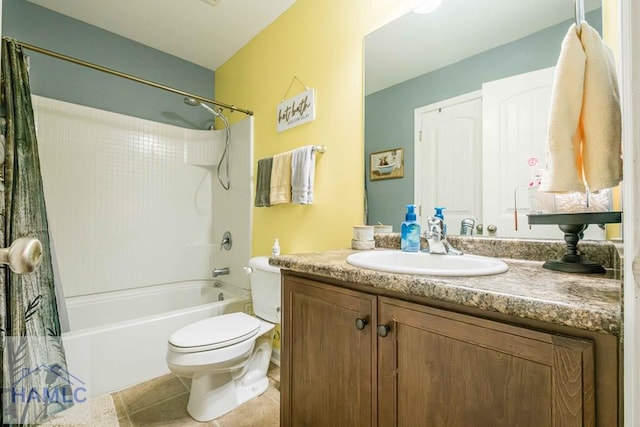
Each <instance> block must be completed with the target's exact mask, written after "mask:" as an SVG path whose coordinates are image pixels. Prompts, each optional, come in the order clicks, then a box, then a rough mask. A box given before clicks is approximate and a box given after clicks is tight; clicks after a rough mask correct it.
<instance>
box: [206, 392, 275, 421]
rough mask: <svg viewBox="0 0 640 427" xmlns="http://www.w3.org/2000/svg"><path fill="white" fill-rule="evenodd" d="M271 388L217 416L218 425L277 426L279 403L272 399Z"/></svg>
mask: <svg viewBox="0 0 640 427" xmlns="http://www.w3.org/2000/svg"><path fill="white" fill-rule="evenodd" d="M273 394H279V393H278V392H276V391H275V390H274V389H273V388H271V387H270V388H269V389H267V391H266V392H265V393H263V394H261V395H260V396H258V397H256V398H254V399H251V400H250V401H248V402H246V403H244V404H243V405H240V406H239V407H237V408H236V409H234V410H233V411H231V412H229V413H228V414H226V415H223V416H222V417H220V418H218V419H217V420H216V421H218V424H219V425H220V427H257V426H259V427H278V426H279V425H280V405H279V404H278V402H276V401H275V400H274V399H273Z"/></svg>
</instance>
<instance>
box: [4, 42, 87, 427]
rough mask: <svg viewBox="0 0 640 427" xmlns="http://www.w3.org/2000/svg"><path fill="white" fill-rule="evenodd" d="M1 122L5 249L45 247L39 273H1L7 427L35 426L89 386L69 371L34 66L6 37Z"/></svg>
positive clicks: (5, 270)
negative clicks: (23, 241) (27, 242)
mask: <svg viewBox="0 0 640 427" xmlns="http://www.w3.org/2000/svg"><path fill="white" fill-rule="evenodd" d="M0 124H1V125H2V136H1V137H0V138H1V139H2V141H1V142H2V144H1V146H0V163H1V164H2V167H1V168H0V215H1V217H0V247H7V246H9V245H10V244H11V242H13V241H14V240H15V239H17V238H19V237H24V236H29V237H35V238H37V239H39V240H40V242H41V243H42V246H43V254H42V263H41V264H40V266H39V268H38V269H36V270H35V271H34V272H33V273H30V274H23V275H18V274H15V273H13V272H11V271H10V270H9V268H8V267H2V268H0V350H1V351H2V368H1V369H2V370H1V372H2V423H3V424H10V425H18V424H20V425H31V424H36V423H39V422H42V421H43V420H44V419H45V418H47V417H48V416H50V415H52V414H54V413H56V412H59V411H61V410H63V409H66V408H67V407H70V406H71V405H73V402H74V399H76V398H77V397H78V396H77V395H74V392H75V388H72V387H77V386H78V385H80V384H81V383H82V381H81V380H80V379H78V378H76V377H74V376H73V375H71V374H70V373H69V372H68V371H67V365H66V359H65V354H64V348H63V346H62V339H61V331H60V322H59V318H58V310H57V306H56V297H55V289H54V281H53V268H52V264H51V254H50V250H49V247H50V246H49V231H48V226H47V217H46V208H45V202H44V193H43V187H42V178H41V175H40V161H39V158H38V144H37V141H36V132H35V124H34V116H33V109H32V105H31V91H30V87H29V76H28V71H27V64H26V60H25V57H24V55H23V53H22V50H21V48H20V47H19V46H18V45H17V44H15V43H14V42H13V41H11V40H5V39H3V40H2V84H1V88H0Z"/></svg>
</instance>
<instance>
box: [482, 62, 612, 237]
mask: <svg viewBox="0 0 640 427" xmlns="http://www.w3.org/2000/svg"><path fill="white" fill-rule="evenodd" d="M554 69H555V67H551V68H545V69H543V70H538V71H533V72H530V73H525V74H519V75H517V76H513V77H508V78H505V79H501V80H496V81H493V82H488V83H485V84H484V85H483V86H482V99H483V102H482V114H483V119H484V120H483V132H482V134H483V168H484V174H483V191H482V195H483V207H484V208H483V220H484V225H485V229H487V227H488V226H489V225H494V226H496V227H497V232H496V234H495V235H496V236H500V237H519V238H554V239H560V238H563V236H564V234H563V233H562V231H560V229H559V228H558V226H557V225H533V226H531V228H530V227H529V226H528V222H527V216H526V215H527V214H528V213H529V197H528V191H529V190H528V185H529V182H531V180H532V177H533V171H532V167H531V166H529V163H528V160H529V159H530V158H532V157H536V158H538V159H539V164H538V165H537V166H535V168H544V164H545V159H546V154H545V150H546V137H547V123H548V116H549V104H550V100H551V86H552V83H553V73H554ZM516 208H517V209H516ZM516 211H517V214H518V215H517V224H518V227H517V230H516V215H515V212H516ZM585 238H589V239H603V238H604V231H603V230H601V229H600V228H598V227H597V226H595V225H591V226H589V228H588V229H587V230H586V231H585Z"/></svg>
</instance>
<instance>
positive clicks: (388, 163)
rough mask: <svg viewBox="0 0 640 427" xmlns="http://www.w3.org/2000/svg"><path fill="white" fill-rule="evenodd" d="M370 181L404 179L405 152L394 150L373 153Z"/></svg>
mask: <svg viewBox="0 0 640 427" xmlns="http://www.w3.org/2000/svg"><path fill="white" fill-rule="evenodd" d="M369 166H370V169H369V179H370V180H371V181H377V180H379V179H394V178H402V177H404V150H403V149H402V148H394V149H391V150H386V151H378V152H377V153H371V161H370V164H369Z"/></svg>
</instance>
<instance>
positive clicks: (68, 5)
mask: <svg viewBox="0 0 640 427" xmlns="http://www.w3.org/2000/svg"><path fill="white" fill-rule="evenodd" d="M28 1H30V2H31V3H34V4H37V5H40V6H43V7H46V8H48V9H51V10H54V11H56V12H58V13H61V14H63V15H67V16H70V17H72V18H75V19H78V20H80V21H84V22H86V23H88V24H91V25H94V26H96V27H99V28H102V29H104V30H107V31H111V32H112V33H116V34H118V35H120V36H122V37H126V38H128V39H131V40H135V41H137V42H139V43H142V44H144V45H147V46H150V47H153V48H155V49H158V50H160V51H163V52H166V53H169V54H171V55H174V56H177V57H179V58H182V59H185V60H187V61H190V62H193V63H195V64H198V65H200V66H202V67H205V68H208V69H210V70H214V71H215V70H216V69H217V68H218V67H219V66H221V65H222V64H224V63H225V62H226V61H227V60H228V59H229V58H231V57H232V56H233V55H234V54H235V53H236V52H237V51H238V50H240V48H242V46H244V45H245V44H247V43H248V42H249V41H250V40H251V39H252V38H253V37H255V36H256V35H257V34H258V33H259V32H260V31H262V30H263V29H264V28H265V27H267V26H268V25H269V24H270V23H271V22H273V21H274V20H275V19H276V18H277V17H278V16H280V15H281V14H282V13H283V12H284V11H285V10H287V9H288V8H289V7H290V6H291V5H293V4H294V3H295V2H296V0H268V1H267V0H164V1H159V0H28Z"/></svg>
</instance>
